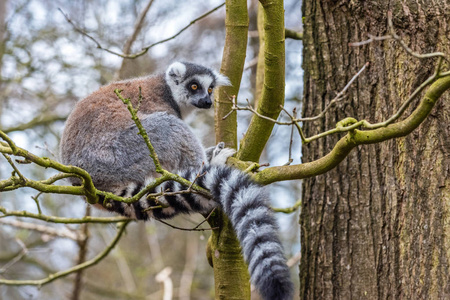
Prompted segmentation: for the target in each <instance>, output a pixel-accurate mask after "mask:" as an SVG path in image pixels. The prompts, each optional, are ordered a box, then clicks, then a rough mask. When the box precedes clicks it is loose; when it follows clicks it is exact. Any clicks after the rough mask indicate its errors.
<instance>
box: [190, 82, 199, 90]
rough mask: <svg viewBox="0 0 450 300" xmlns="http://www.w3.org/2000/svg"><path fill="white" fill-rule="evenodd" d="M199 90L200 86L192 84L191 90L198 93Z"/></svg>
mask: <svg viewBox="0 0 450 300" xmlns="http://www.w3.org/2000/svg"><path fill="white" fill-rule="evenodd" d="M197 89H198V85H197V84H195V83H193V84H191V90H193V91H196V90H197Z"/></svg>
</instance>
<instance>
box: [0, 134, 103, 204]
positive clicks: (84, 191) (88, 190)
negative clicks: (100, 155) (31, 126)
mask: <svg viewBox="0 0 450 300" xmlns="http://www.w3.org/2000/svg"><path fill="white" fill-rule="evenodd" d="M0 137H2V139H3V140H5V141H7V143H5V142H0V152H1V153H4V154H10V155H15V156H20V157H23V158H24V159H25V161H26V162H33V163H35V164H37V165H39V166H41V167H44V168H52V169H55V170H58V171H60V172H64V173H66V174H72V176H75V177H79V178H80V179H82V181H83V182H82V186H81V187H78V186H54V185H51V184H49V183H48V182H46V181H33V180H25V181H23V179H21V178H19V177H17V176H14V175H13V176H11V177H10V178H9V179H7V180H2V181H0V191H2V190H5V188H6V187H8V186H9V187H8V188H9V189H16V188H18V187H20V186H27V187H31V188H34V189H36V190H38V191H41V192H44V193H58V194H73V195H84V196H86V198H87V200H88V202H89V203H97V201H98V196H97V194H96V191H97V190H96V189H95V187H94V183H93V182H92V178H91V176H90V175H89V173H88V172H86V171H85V170H83V169H81V168H78V167H75V166H66V165H63V164H60V163H58V162H57V161H54V160H52V159H50V158H47V157H39V156H37V155H34V154H32V153H31V152H29V151H27V150H25V149H22V148H20V147H17V146H16V145H15V144H14V142H13V141H12V140H11V139H10V138H9V137H8V136H7V135H6V134H5V133H4V132H2V131H0ZM50 181H51V180H50Z"/></svg>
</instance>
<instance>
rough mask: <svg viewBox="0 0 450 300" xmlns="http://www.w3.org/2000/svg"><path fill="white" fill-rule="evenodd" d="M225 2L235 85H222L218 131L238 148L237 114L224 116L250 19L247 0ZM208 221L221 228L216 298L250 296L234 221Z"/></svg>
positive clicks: (218, 217) (216, 233)
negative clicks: (232, 224) (232, 222)
mask: <svg viewBox="0 0 450 300" xmlns="http://www.w3.org/2000/svg"><path fill="white" fill-rule="evenodd" d="M225 5H226V17H225V27H226V35H225V46H224V50H223V57H222V66H221V68H220V72H221V73H222V74H224V75H226V76H228V78H229V79H230V81H231V84H232V86H228V87H220V88H219V90H218V91H217V93H216V99H215V105H214V111H215V132H216V141H217V142H224V143H225V145H226V146H227V147H231V148H235V149H236V148H237V122H236V113H232V114H231V115H230V116H228V117H227V118H226V119H225V120H223V117H224V116H225V115H227V114H228V113H229V112H230V111H231V108H232V106H233V103H232V98H231V97H232V96H234V95H236V96H237V94H238V91H239V87H240V84H241V78H242V72H243V70H244V63H245V55H246V49H247V39H248V24H249V20H248V11H247V1H245V0H227V1H226V2H225ZM208 222H209V223H210V225H211V227H213V228H214V227H219V229H216V230H213V233H212V236H211V238H210V240H209V241H208V249H207V252H208V253H207V255H208V257H209V258H211V262H212V266H213V268H214V282H215V292H216V296H215V297H216V299H235V300H238V299H242V300H248V299H250V284H249V280H250V276H249V274H248V271H247V265H246V263H245V262H244V259H243V258H242V255H241V248H240V245H239V241H238V240H237V238H236V235H235V233H234V229H233V227H232V226H231V223H230V221H229V220H228V218H227V217H226V216H225V214H224V213H223V212H222V211H217V212H215V213H214V214H213V215H212V217H210V218H209V219H208Z"/></svg>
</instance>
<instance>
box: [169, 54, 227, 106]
mask: <svg viewBox="0 0 450 300" xmlns="http://www.w3.org/2000/svg"><path fill="white" fill-rule="evenodd" d="M166 81H167V83H168V85H169V86H170V89H171V91H172V95H173V97H174V99H175V101H176V102H177V103H178V105H179V106H180V108H182V109H183V108H189V107H191V108H193V107H197V108H203V109H208V108H210V107H211V105H212V102H213V101H212V93H213V91H214V88H216V87H218V86H221V85H229V84H230V82H229V80H228V78H227V77H225V76H223V75H222V74H220V73H217V72H215V71H214V70H211V69H209V68H206V67H203V66H200V65H195V64H191V63H180V62H176V63H173V64H172V65H170V67H169V68H168V69H167V71H166Z"/></svg>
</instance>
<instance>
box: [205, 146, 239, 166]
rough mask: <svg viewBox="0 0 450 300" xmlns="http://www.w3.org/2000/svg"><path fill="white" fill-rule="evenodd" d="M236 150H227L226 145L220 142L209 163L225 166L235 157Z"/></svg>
mask: <svg viewBox="0 0 450 300" xmlns="http://www.w3.org/2000/svg"><path fill="white" fill-rule="evenodd" d="M235 153H236V150H234V149H232V148H225V143H224V142H220V143H218V144H217V146H216V147H215V148H214V150H213V151H212V157H211V159H210V160H209V163H210V164H212V165H224V164H226V162H227V159H228V157H230V156H233V155H234V154H235Z"/></svg>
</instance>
